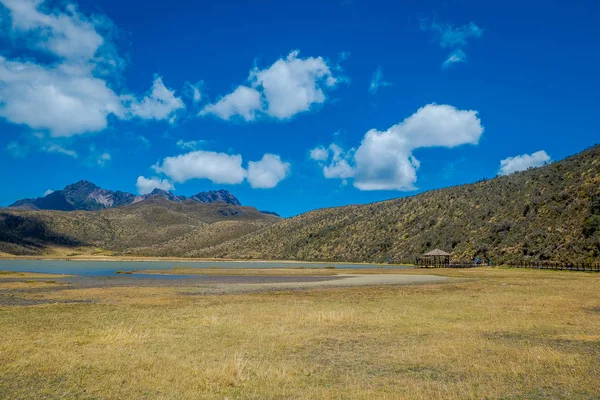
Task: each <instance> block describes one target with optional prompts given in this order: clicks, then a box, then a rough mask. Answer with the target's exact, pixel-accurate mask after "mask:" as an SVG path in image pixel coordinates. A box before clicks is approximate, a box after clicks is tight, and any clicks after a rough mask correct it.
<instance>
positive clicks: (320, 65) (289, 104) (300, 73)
mask: <svg viewBox="0 0 600 400" xmlns="http://www.w3.org/2000/svg"><path fill="white" fill-rule="evenodd" d="M298 55H299V51H297V50H295V51H292V52H290V54H289V55H288V56H287V57H286V58H285V59H284V58H281V59H279V60H277V61H276V62H275V63H273V64H272V65H271V66H270V67H268V68H265V69H259V68H258V67H254V68H253V69H252V70H251V71H250V74H249V77H248V86H246V85H240V86H238V87H237V88H236V89H235V90H234V91H233V92H232V93H230V94H228V95H226V96H224V97H222V98H221V99H220V100H219V101H218V102H217V103H215V104H209V105H207V106H206V107H204V109H203V110H202V111H201V112H200V115H206V114H214V115H216V116H218V117H220V118H222V119H225V120H228V119H230V118H232V117H234V116H239V117H241V118H243V119H244V120H246V121H252V120H254V119H256V118H257V116H258V115H261V114H264V115H267V116H270V117H273V118H277V119H282V120H283V119H288V118H291V117H293V116H294V115H296V114H298V113H300V112H304V111H308V110H310V109H311V107H312V106H313V105H315V104H321V103H324V102H325V100H326V99H327V96H326V93H325V92H326V90H328V89H331V88H333V87H334V86H336V84H337V83H338V81H339V80H338V78H336V77H334V76H333V73H332V71H331V68H330V67H329V65H328V64H327V62H326V61H325V60H324V59H323V58H322V57H307V58H299V57H298Z"/></svg>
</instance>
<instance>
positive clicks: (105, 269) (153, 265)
mask: <svg viewBox="0 0 600 400" xmlns="http://www.w3.org/2000/svg"><path fill="white" fill-rule="evenodd" d="M331 266H333V267H335V268H338V269H373V268H385V269H406V268H411V267H408V266H398V265H381V264H339V263H338V264H336V263H297V262H293V263H292V262H285V261H280V262H266V261H82V260H76V261H66V260H0V271H14V272H37V273H46V274H68V275H80V276H111V275H115V274H116V273H117V271H135V270H141V269H144V270H152V269H171V268H173V267H185V268H300V267H306V268H324V267H331ZM155 276H157V277H160V276H164V275H155Z"/></svg>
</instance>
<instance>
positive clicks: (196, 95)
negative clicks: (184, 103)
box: [184, 81, 204, 104]
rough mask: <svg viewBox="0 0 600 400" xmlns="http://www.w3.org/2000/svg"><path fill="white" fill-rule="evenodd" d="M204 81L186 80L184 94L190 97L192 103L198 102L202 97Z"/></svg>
mask: <svg viewBox="0 0 600 400" xmlns="http://www.w3.org/2000/svg"><path fill="white" fill-rule="evenodd" d="M203 91H204V82H203V81H199V82H196V83H191V82H186V83H185V88H184V94H185V96H186V97H188V98H190V99H192V101H193V102H194V104H198V103H199V102H200V100H202V98H203V97H204V93H203Z"/></svg>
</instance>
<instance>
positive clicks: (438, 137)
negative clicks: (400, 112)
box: [321, 104, 483, 191]
mask: <svg viewBox="0 0 600 400" xmlns="http://www.w3.org/2000/svg"><path fill="white" fill-rule="evenodd" d="M482 133H483V126H482V125H481V121H480V119H479V118H478V117H477V112H476V111H473V110H458V109H456V108H455V107H452V106H449V105H438V104H428V105H426V106H424V107H422V108H420V109H419V110H417V112H415V113H414V114H413V115H411V116H410V117H408V118H406V119H405V120H404V121H402V122H400V123H399V124H396V125H394V126H392V127H390V128H389V129H387V130H385V131H378V130H376V129H371V130H370V131H368V132H367V133H366V134H365V136H364V137H363V139H362V142H361V144H360V146H359V147H358V148H357V149H356V150H354V149H350V150H349V151H344V150H343V149H342V148H341V147H339V146H337V145H335V144H332V145H330V146H329V148H328V159H327V160H328V161H329V163H328V164H325V163H323V164H321V165H322V166H323V175H324V176H325V177H326V178H339V179H346V178H351V177H352V178H353V179H354V186H355V187H356V188H358V189H360V190H402V191H408V190H414V189H416V187H415V183H416V181H417V170H418V169H419V167H420V162H419V160H417V159H416V158H415V156H414V155H413V154H412V152H413V151H414V150H415V149H418V148H427V147H446V148H452V147H456V146H460V145H464V144H477V143H478V142H479V139H480V137H481V134H482Z"/></svg>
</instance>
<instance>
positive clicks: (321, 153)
mask: <svg viewBox="0 0 600 400" xmlns="http://www.w3.org/2000/svg"><path fill="white" fill-rule="evenodd" d="M328 157H329V150H328V149H326V148H325V147H323V146H317V147H315V148H314V149H311V150H310V158H311V159H312V160H315V161H325V160H327V158H328Z"/></svg>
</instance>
